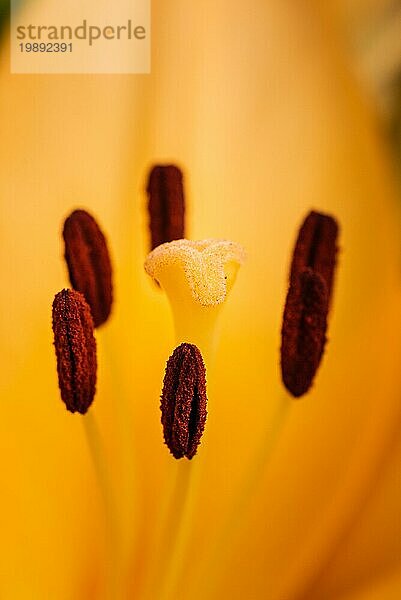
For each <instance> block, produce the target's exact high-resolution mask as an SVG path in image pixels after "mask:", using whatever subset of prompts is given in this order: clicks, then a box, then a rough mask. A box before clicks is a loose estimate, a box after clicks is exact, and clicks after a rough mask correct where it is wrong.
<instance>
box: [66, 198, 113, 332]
mask: <svg viewBox="0 0 401 600" xmlns="http://www.w3.org/2000/svg"><path fill="white" fill-rule="evenodd" d="M63 237H64V243H65V259H66V262H67V266H68V272H69V276H70V281H71V285H72V287H73V288H74V289H75V290H77V291H79V292H81V293H82V294H83V295H84V296H85V298H86V301H87V302H88V304H89V306H90V308H91V311H92V316H93V321H94V324H95V327H99V325H102V323H104V322H105V321H106V320H107V319H108V317H109V315H110V311H111V305H112V301H113V286H112V268H111V261H110V256H109V251H108V248H107V243H106V239H105V237H104V235H103V233H102V231H101V230H100V228H99V226H98V224H97V223H96V221H95V219H94V218H93V217H92V216H91V215H90V214H88V213H87V212H86V211H84V210H75V211H74V212H73V213H71V215H70V216H69V217H68V218H67V219H66V221H65V223H64V229H63Z"/></svg>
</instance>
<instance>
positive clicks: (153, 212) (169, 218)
mask: <svg viewBox="0 0 401 600" xmlns="http://www.w3.org/2000/svg"><path fill="white" fill-rule="evenodd" d="M147 193H148V198H149V202H148V211H149V216H150V223H149V227H150V234H151V250H153V248H156V246H159V245H160V244H164V243H165V242H171V241H173V240H179V239H181V238H183V237H185V199H184V187H183V178H182V172H181V170H180V169H179V168H178V167H176V166H175V165H156V166H155V167H153V169H152V170H151V172H150V174H149V180H148V186H147Z"/></svg>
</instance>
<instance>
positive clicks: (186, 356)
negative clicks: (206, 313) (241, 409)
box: [160, 343, 207, 459]
mask: <svg viewBox="0 0 401 600" xmlns="http://www.w3.org/2000/svg"><path fill="white" fill-rule="evenodd" d="M206 405H207V396H206V373H205V365H204V362H203V359H202V355H201V353H200V351H199V350H198V348H197V347H196V346H194V345H193V344H187V343H184V344H181V345H180V346H178V347H177V348H176V349H175V350H174V352H173V354H172V355H171V356H170V358H169V359H168V361H167V366H166V373H165V376H164V382H163V392H162V397H161V405H160V408H161V412H162V418H161V421H162V425H163V431H164V440H165V442H166V444H167V446H168V448H169V450H170V452H171V454H172V455H173V456H174V458H183V457H184V456H185V457H186V458H189V459H191V458H193V457H194V456H195V454H196V451H197V448H198V446H199V443H200V440H201V437H202V434H203V430H204V428H205V423H206V416H207V411H206Z"/></svg>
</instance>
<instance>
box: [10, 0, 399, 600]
mask: <svg viewBox="0 0 401 600" xmlns="http://www.w3.org/2000/svg"><path fill="white" fill-rule="evenodd" d="M37 3H41V5H44V4H45V3H46V0H26V2H25V3H21V6H20V10H21V11H26V15H27V19H28V17H29V19H32V22H34V19H35V10H36V6H38V4H37ZM0 6H1V9H0V14H1V46H0V131H1V137H0V139H1V142H0V199H1V222H0V273H1V282H2V283H1V294H0V333H1V335H0V363H1V377H0V395H1V397H0V406H1V412H0V415H1V416H0V469H1V473H2V478H1V480H2V484H1V493H0V530H1V532H2V535H1V540H2V541H1V546H0V597H2V598H5V599H7V600H8V599H11V600H13V599H16V600H19V599H27V600H28V599H29V600H44V599H47V598H49V599H57V600H67V599H68V600H79V599H81V598H82V599H85V600H86V599H88V600H89V599H92V598H96V599H97V598H103V597H104V573H105V562H106V561H107V547H106V546H107V544H106V541H105V534H104V523H103V513H102V505H101V499H100V497H99V493H98V489H97V486H96V481H95V477H94V473H93V469H92V465H91V462H90V457H89V455H88V449H87V446H86V441H85V437H84V431H83V427H82V423H81V422H80V416H79V415H71V414H69V413H67V412H66V410H65V407H64V405H63V404H62V402H61V400H60V398H59V391H58V386H57V377H56V365H55V357H54V351H53V347H52V332H51V303H52V300H53V297H54V294H55V293H56V292H58V291H59V290H60V289H61V288H63V287H65V286H67V285H68V279H67V272H66V268H65V265H64V263H63V247H62V243H61V228H62V222H63V219H64V218H65V217H66V216H67V214H68V213H69V212H70V211H71V210H73V209H74V208H77V207H82V208H86V209H87V210H88V211H89V212H91V213H92V214H94V215H95V217H96V218H97V219H98V221H99V223H100V225H101V227H102V229H103V231H104V232H105V234H106V235H107V238H108V242H109V245H110V250H111V254H112V258H113V265H114V272H115V274H114V282H115V305H114V309H113V315H112V319H111V320H110V322H109V323H107V324H106V325H105V326H104V328H102V329H101V330H99V332H98V335H97V340H98V351H99V380H98V392H97V397H96V400H95V403H94V406H93V411H94V414H95V416H96V418H97V420H98V423H99V427H100V429H101V431H102V434H103V436H104V440H105V445H106V449H107V457H108V458H107V460H108V464H109V467H110V470H111V472H112V477H113V482H114V485H115V489H116V493H117V496H118V504H119V511H120V514H121V519H122V521H123V523H124V557H123V565H122V567H121V582H122V590H123V591H121V597H122V598H146V597H149V595H148V596H146V590H147V589H149V585H150V584H149V582H152V581H154V580H157V577H158V571H157V564H156V563H155V556H156V555H157V540H158V535H159V533H160V532H159V528H160V523H159V520H160V519H159V515H160V510H161V505H162V503H163V498H164V497H165V495H166V493H167V492H166V490H168V488H169V485H170V481H171V479H172V478H173V477H174V474H175V470H176V468H177V465H176V464H175V462H174V460H173V459H172V457H171V456H170V455H169V453H168V451H167V449H166V448H165V446H164V445H163V442H162V435H161V425H160V411H159V396H160V390H161V383H162V378H163V373H164V366H165V362H166V360H167V358H168V356H169V355H170V354H171V351H172V349H173V347H174V335H173V328H172V322H171V316H170V313H169V308H168V305H167V302H166V299H165V297H164V296H163V294H162V292H161V291H160V290H158V289H157V288H156V287H155V286H154V285H153V284H152V282H151V281H148V279H147V276H146V274H145V273H144V271H143V261H144V259H145V256H146V254H147V252H148V251H149V234H148V216H147V213H146V195H145V186H146V178H147V174H148V172H149V169H150V167H151V166H152V165H153V164H155V163H159V162H161V163H166V162H174V163H177V164H179V165H180V166H181V167H182V168H183V170H184V175H185V189H186V196H187V202H188V236H189V237H190V238H192V239H203V238H207V237H222V238H229V239H233V240H235V241H237V242H239V243H241V244H242V245H243V246H244V247H245V248H246V250H247V254H248V260H247V263H246V265H244V266H243V268H242V269H241V273H240V275H239V277H238V281H237V283H236V286H235V289H234V290H233V293H232V295H231V297H230V299H229V302H228V303H227V306H226V307H225V311H224V315H222V331H221V343H220V347H219V353H218V358H217V364H216V369H215V377H214V379H213V381H211V382H210V387H209V416H208V423H207V430H206V433H205V436H204V439H203V442H202V446H201V448H200V451H199V456H197V457H196V460H198V461H199V469H200V473H201V476H200V483H199V487H198V491H197V503H196V512H195V518H194V521H193V523H192V527H191V532H190V536H189V543H188V547H187V548H186V552H185V554H184V555H183V557H182V573H181V579H180V581H181V585H180V589H179V590H177V594H176V597H177V598H178V599H180V598H182V599H185V600H197V599H198V598H199V599H200V598H211V599H212V598H213V599H214V598H230V600H232V599H237V598H238V599H239V598H241V599H244V598H246V599H259V598H269V599H270V600H300V599H307V600H322V599H324V600H334V599H335V600H351V599H353V600H373V599H375V600H376V599H379V598H380V600H387V599H390V600H392V599H394V600H395V599H397V598H399V597H400V596H401V565H400V559H401V519H400V506H401V468H400V465H401V435H400V432H401V402H400V399H401V380H400V360H401V354H400V350H401V336H400V319H401V314H400V313H401V311H400V299H401V260H400V259H401V231H400V207H401V187H400V175H399V171H400V164H401V155H400V152H401V3H400V2H394V1H386V0H380V1H379V0H353V1H352V0H348V1H347V0H342V1H340V0H337V1H336V0H330V1H327V2H325V3H321V2H318V1H317V0H315V1H314V0H305V1H303V2H296V3H294V2H292V1H290V0H270V1H269V2H266V0H250V1H249V2H246V3H245V2H239V1H236V0H234V1H233V0H231V1H228V0H213V1H212V0H204V1H203V2H202V3H188V2H186V1H185V0H153V2H152V71H151V74H149V75H125V76H122V75H121V76H119V75H11V74H10V68H9V26H8V14H9V11H8V5H7V3H6V2H4V1H3V0H1V5H0ZM311 209H315V210H320V211H322V212H328V213H331V214H334V215H335V216H336V218H337V219H338V221H339V223H340V226H341V239H340V246H341V253H340V260H339V269H338V276H337V280H336V289H335V298H334V304H333V311H332V315H331V320H330V325H329V344H328V347H327V352H326V355H325V358H324V361H323V364H322V367H321V369H320V371H319V374H318V377H317V379H316V382H315V385H314V387H313V389H312V391H311V393H310V394H308V396H307V397H306V398H305V399H303V400H301V401H299V402H297V403H294V405H293V406H292V408H291V413H290V415H289V418H288V421H287V422H286V424H285V427H284V428H283V430H282V432H281V435H280V437H279V440H278V444H277V447H276V448H275V450H274V454H273V455H272V456H271V460H270V461H269V463H268V464H267V465H266V469H265V472H264V473H263V476H262V478H261V481H260V482H259V485H258V489H257V491H256V493H255V494H254V495H252V497H250V498H249V499H248V501H247V503H246V504H247V509H246V511H245V513H244V514H239V515H238V520H240V522H241V526H240V527H239V529H237V530H236V531H233V532H232V535H229V536H228V538H227V540H226V543H225V544H224V548H223V549H220V552H219V554H218V559H216V565H217V572H218V577H217V580H216V581H214V582H213V583H212V584H210V581H209V578H208V572H209V568H210V556H211V552H212V550H213V548H214V547H215V546H216V544H217V541H218V539H219V535H221V531H222V527H223V523H224V522H225V519H226V518H227V514H229V513H230V511H233V510H234V509H235V507H236V506H237V504H238V503H237V498H238V496H239V495H240V494H241V493H242V490H243V482H244V480H245V479H246V476H247V473H248V472H249V469H251V468H252V464H253V460H254V456H255V453H257V452H258V449H259V448H260V446H261V444H262V443H263V440H264V439H266V437H267V436H268V434H269V431H270V429H271V423H272V419H273V415H274V412H275V409H276V407H277V405H278V403H279V402H280V400H281V398H282V396H283V393H284V392H283V388H282V385H281V381H280V369H279V346H280V327H281V316H282V310H283V305H284V300H285V294H286V287H287V271H288V266H289V261H290V258H291V252H292V247H293V244H294V240H295V238H296V235H297V229H298V227H299V225H300V223H301V222H302V220H303V218H304V216H305V215H306V214H307V212H308V211H309V210H311ZM155 600H159V599H158V598H156V599H155Z"/></svg>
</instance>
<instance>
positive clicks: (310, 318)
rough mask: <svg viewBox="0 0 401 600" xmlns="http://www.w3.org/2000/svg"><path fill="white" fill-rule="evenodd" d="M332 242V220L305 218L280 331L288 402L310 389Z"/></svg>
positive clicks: (321, 335)
mask: <svg viewBox="0 0 401 600" xmlns="http://www.w3.org/2000/svg"><path fill="white" fill-rule="evenodd" d="M337 237H338V225H337V222H336V221H335V219H334V218H333V217H331V216H329V215H323V214H320V213H317V212H311V213H309V215H308V216H307V217H306V219H305V221H304V223H303V225H302V227H301V229H300V231H299V234H298V239H297V242H296V244H295V249H294V254H293V259H292V264H291V271H290V285H289V290H288V294H287V299H286V303H285V308H284V316H283V325H282V331H281V371H282V378H283V383H284V385H285V387H286V388H287V389H288V391H289V392H290V393H291V394H292V395H293V396H294V397H299V396H302V395H303V394H305V393H306V392H307V391H308V390H309V389H310V387H311V385H312V382H313V379H314V377H315V374H316V371H317V369H318V368H319V365H320V362H321V359H322V356H323V352H324V347H325V343H326V331H327V316H328V312H329V308H330V302H331V296H332V289H333V281H334V272H335V267H336V256H337Z"/></svg>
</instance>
